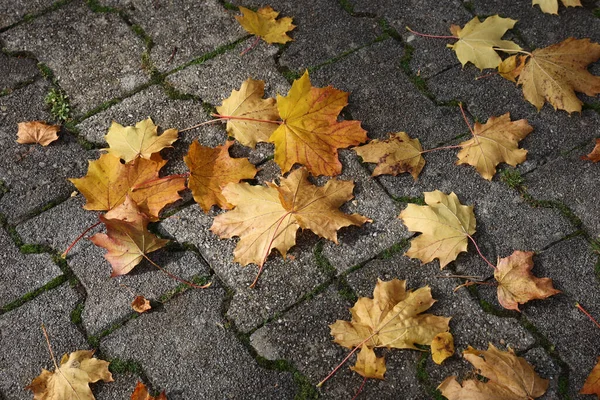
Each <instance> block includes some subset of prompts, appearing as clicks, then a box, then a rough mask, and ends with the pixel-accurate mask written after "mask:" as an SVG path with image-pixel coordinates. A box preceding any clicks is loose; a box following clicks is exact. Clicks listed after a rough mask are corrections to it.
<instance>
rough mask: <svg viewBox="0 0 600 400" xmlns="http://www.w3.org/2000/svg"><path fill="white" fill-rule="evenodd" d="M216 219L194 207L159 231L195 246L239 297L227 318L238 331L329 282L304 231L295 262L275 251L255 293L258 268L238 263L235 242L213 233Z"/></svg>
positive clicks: (163, 224) (312, 237)
mask: <svg viewBox="0 0 600 400" xmlns="http://www.w3.org/2000/svg"><path fill="white" fill-rule="evenodd" d="M217 214H218V213H217V212H214V211H211V212H209V213H208V214H204V213H203V212H202V210H201V209H200V208H199V207H198V205H196V204H194V205H192V206H190V207H187V208H185V209H184V210H182V211H180V212H178V213H177V214H175V215H173V216H172V217H170V218H168V219H166V220H164V221H162V222H161V223H160V229H161V232H163V233H165V234H166V235H169V236H171V237H174V238H175V239H177V240H178V241H179V242H187V243H190V244H193V245H194V246H196V247H197V248H198V250H199V251H200V253H201V254H202V257H203V258H204V259H205V260H206V262H208V264H209V265H210V267H211V268H212V269H213V270H214V271H215V273H216V274H217V275H218V276H219V278H220V279H221V280H222V281H223V282H224V283H225V284H226V285H227V286H229V287H230V288H231V289H232V290H233V291H234V292H235V294H234V295H233V299H232V300H231V303H230V305H229V308H228V311H227V316H228V317H229V318H231V319H232V320H233V321H234V322H235V324H236V326H237V328H238V329H240V330H242V331H249V330H250V329H252V328H253V327H256V326H258V325H259V324H260V323H261V322H263V321H265V320H266V319H268V318H270V317H272V316H274V315H276V314H277V313H279V312H281V311H283V310H285V309H287V308H288V307H290V306H292V305H293V304H295V303H296V302H297V301H298V300H300V299H301V298H302V297H303V296H304V295H306V294H307V293H310V292H311V291H312V290H314V289H315V288H316V287H317V286H319V285H320V284H322V283H323V282H325V281H326V280H327V273H326V272H325V271H324V270H323V269H322V268H321V267H319V266H318V265H317V261H316V259H315V256H314V255H313V249H314V247H315V245H316V242H317V237H316V236H315V235H314V234H312V233H310V232H308V231H304V232H298V235H297V237H296V243H297V244H296V246H294V247H292V249H290V251H289V252H288V256H292V257H294V258H293V259H291V257H289V258H288V259H287V260H284V259H283V257H281V255H280V254H279V253H278V252H277V251H274V252H273V254H271V255H270V256H269V258H268V260H267V262H266V263H265V266H264V270H263V273H262V275H261V276H260V279H259V281H258V284H257V286H256V288H254V289H252V288H250V287H249V285H250V284H251V283H252V281H253V280H254V278H255V276H256V273H257V271H258V267H256V266H255V265H254V264H251V265H249V266H246V267H242V266H241V265H240V264H238V263H236V262H234V261H233V249H234V247H235V243H236V241H235V240H233V239H219V238H218V237H217V235H215V234H214V233H212V232H210V231H209V228H210V226H211V225H212V221H213V218H214V217H215V216H216V215H217Z"/></svg>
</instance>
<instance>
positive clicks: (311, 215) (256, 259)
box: [210, 168, 371, 266]
mask: <svg viewBox="0 0 600 400" xmlns="http://www.w3.org/2000/svg"><path fill="white" fill-rule="evenodd" d="M308 175H309V174H308V171H307V170H306V169H305V168H299V169H296V170H294V171H293V172H292V173H290V174H289V175H288V177H287V178H281V180H280V181H281V184H280V185H279V186H277V185H276V184H275V183H271V184H269V185H268V186H267V187H265V186H251V185H249V184H248V183H230V184H228V185H227V186H225V188H224V190H223V196H225V199H226V200H227V202H228V203H230V204H232V205H233V206H235V208H234V209H233V210H232V211H229V212H227V213H225V214H221V215H218V216H217V217H216V218H215V220H214V223H213V225H212V227H211V228H210V230H211V231H212V232H214V233H215V234H217V235H219V236H220V237H221V238H232V237H234V236H238V237H239V238H240V241H239V242H238V244H237V246H236V248H235V251H234V253H233V254H234V256H235V258H234V261H236V262H239V263H240V264H242V265H247V264H250V263H255V264H257V265H259V266H262V265H263V264H264V263H265V260H266V259H267V256H268V255H269V253H270V252H271V250H272V249H274V248H275V249H277V250H278V251H279V252H280V253H281V254H282V255H283V256H284V257H285V255H286V253H287V251H288V249H290V248H291V247H292V246H293V245H294V244H295V243H296V231H297V230H298V228H302V229H310V230H311V231H313V232H314V233H316V234H317V235H319V236H321V237H324V238H326V239H329V240H331V241H333V242H335V243H337V230H338V229H340V228H342V227H345V226H350V225H356V226H361V225H362V224H364V223H365V222H370V221H371V220H370V219H368V218H366V217H363V216H362V215H359V214H352V215H348V214H344V213H343V212H342V211H340V210H339V209H338V208H339V207H340V206H341V205H342V204H344V203H345V202H346V201H348V200H350V199H352V197H353V195H352V190H353V188H354V183H352V182H349V181H338V180H336V179H332V180H330V181H328V182H327V183H326V184H325V186H322V187H317V186H314V185H312V184H311V183H310V182H309V181H308V179H307V178H308Z"/></svg>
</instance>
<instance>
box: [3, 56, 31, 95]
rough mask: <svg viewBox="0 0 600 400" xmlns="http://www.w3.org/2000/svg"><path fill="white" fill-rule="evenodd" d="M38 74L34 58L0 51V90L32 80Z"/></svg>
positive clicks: (9, 88)
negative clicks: (10, 54)
mask: <svg viewBox="0 0 600 400" xmlns="http://www.w3.org/2000/svg"><path fill="white" fill-rule="evenodd" d="M39 75H40V73H39V71H38V69H37V67H36V62H35V60H33V59H31V58H27V57H15V56H8V55H6V54H4V53H0V92H2V91H4V90H6V91H8V90H11V89H13V88H15V87H16V86H19V85H21V84H24V83H27V82H29V81H32V80H34V79H36V78H37V77H39Z"/></svg>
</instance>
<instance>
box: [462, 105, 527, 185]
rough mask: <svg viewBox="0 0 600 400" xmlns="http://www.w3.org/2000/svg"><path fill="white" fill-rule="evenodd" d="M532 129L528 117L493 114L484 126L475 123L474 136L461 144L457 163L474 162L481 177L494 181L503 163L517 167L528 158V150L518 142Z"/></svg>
mask: <svg viewBox="0 0 600 400" xmlns="http://www.w3.org/2000/svg"><path fill="white" fill-rule="evenodd" d="M531 131H533V127H532V126H531V125H529V123H527V120H525V119H520V120H518V121H511V120H510V113H506V114H504V115H502V116H500V117H491V118H490V119H489V120H488V121H487V122H486V123H485V124H483V125H482V124H480V123H479V122H476V123H475V126H474V127H473V131H472V134H473V138H472V139H470V140H467V141H466V142H462V143H460V144H459V146H461V147H462V149H461V150H460V152H458V155H457V156H458V161H457V162H456V164H457V165H460V164H469V165H472V166H474V167H475V169H476V170H477V172H479V174H480V175H481V176H482V177H484V178H485V179H487V180H489V181H491V180H492V178H493V177H494V174H495V173H496V166H497V165H498V164H500V163H501V162H505V163H507V164H509V165H512V166H513V167H514V166H516V165H517V164H520V163H522V162H523V161H525V158H526V157H527V150H523V149H519V142H520V141H521V140H523V139H524V138H525V137H526V136H527V135H529V133H531Z"/></svg>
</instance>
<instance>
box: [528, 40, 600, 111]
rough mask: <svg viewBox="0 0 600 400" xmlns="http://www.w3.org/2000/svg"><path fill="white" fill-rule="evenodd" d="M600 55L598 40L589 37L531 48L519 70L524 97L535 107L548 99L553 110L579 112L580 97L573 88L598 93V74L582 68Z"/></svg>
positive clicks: (589, 94) (599, 89)
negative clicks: (535, 48)
mask: <svg viewBox="0 0 600 400" xmlns="http://www.w3.org/2000/svg"><path fill="white" fill-rule="evenodd" d="M598 58H600V44H598V43H592V42H591V41H590V40H589V39H575V38H569V39H566V40H564V41H562V42H560V43H557V44H554V45H552V46H549V47H545V48H543V49H537V50H534V51H533V52H532V53H531V55H530V56H529V60H528V62H527V64H526V65H525V67H524V68H523V70H522V71H521V74H520V75H519V81H518V84H519V85H522V86H523V95H524V96H525V99H526V100H527V101H529V102H530V103H531V104H533V105H534V106H535V107H536V108H537V109H538V110H540V109H541V108H542V106H543V105H544V102H545V101H548V102H549V103H550V104H552V106H553V107H554V109H555V110H557V109H561V110H565V111H567V112H568V113H572V112H581V105H582V104H583V103H582V101H581V100H579V99H578V98H577V96H576V95H575V92H581V93H585V94H586V95H588V96H595V95H596V94H598V93H600V77H599V76H595V75H592V74H590V73H589V72H588V70H587V69H586V68H587V66H588V64H590V63H593V62H595V61H597V60H598Z"/></svg>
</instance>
